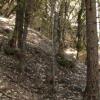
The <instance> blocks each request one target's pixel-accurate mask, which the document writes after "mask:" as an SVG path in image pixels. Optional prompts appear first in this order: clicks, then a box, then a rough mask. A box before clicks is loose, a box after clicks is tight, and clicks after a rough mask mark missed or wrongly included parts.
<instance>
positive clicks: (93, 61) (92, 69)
mask: <svg viewBox="0 0 100 100" xmlns="http://www.w3.org/2000/svg"><path fill="white" fill-rule="evenodd" d="M85 4H86V29H87V34H86V35H87V85H86V89H85V92H84V97H83V100H100V98H99V84H98V37H97V28H96V0H85Z"/></svg>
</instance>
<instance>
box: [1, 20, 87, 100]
mask: <svg viewBox="0 0 100 100" xmlns="http://www.w3.org/2000/svg"><path fill="white" fill-rule="evenodd" d="M5 19H6V18H5ZM7 20H8V22H9V23H8V22H7ZM11 21H12V20H11V19H10V20H9V19H6V21H3V20H2V21H0V25H1V26H0V34H1V35H0V36H1V37H0V40H1V41H2V38H3V39H4V40H3V41H4V42H3V43H5V42H6V41H7V36H9V35H8V33H10V32H12V31H13V25H14V23H12V22H13V21H12V22H11ZM4 34H5V37H6V38H5V37H4ZM55 63H56V62H55ZM52 66H53V61H52V45H51V41H50V40H48V39H47V38H46V37H44V36H41V35H40V34H39V32H37V31H35V30H32V29H29V34H28V37H27V42H26V45H25V57H23V60H22V61H20V60H19V59H17V58H15V57H14V56H7V55H5V54H4V52H3V50H1V52H0V100H53V99H52V90H51V87H52V80H51V75H52V69H51V68H52ZM21 68H22V69H24V71H22V72H21V71H20V70H21ZM55 68H56V70H55V92H54V94H55V97H56V98H55V99H56V100H82V94H83V91H84V87H85V81H86V66H85V65H83V64H81V63H76V66H74V67H73V68H71V69H70V68H69V69H68V68H67V66H66V67H62V66H59V65H58V64H56V65H55Z"/></svg>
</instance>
